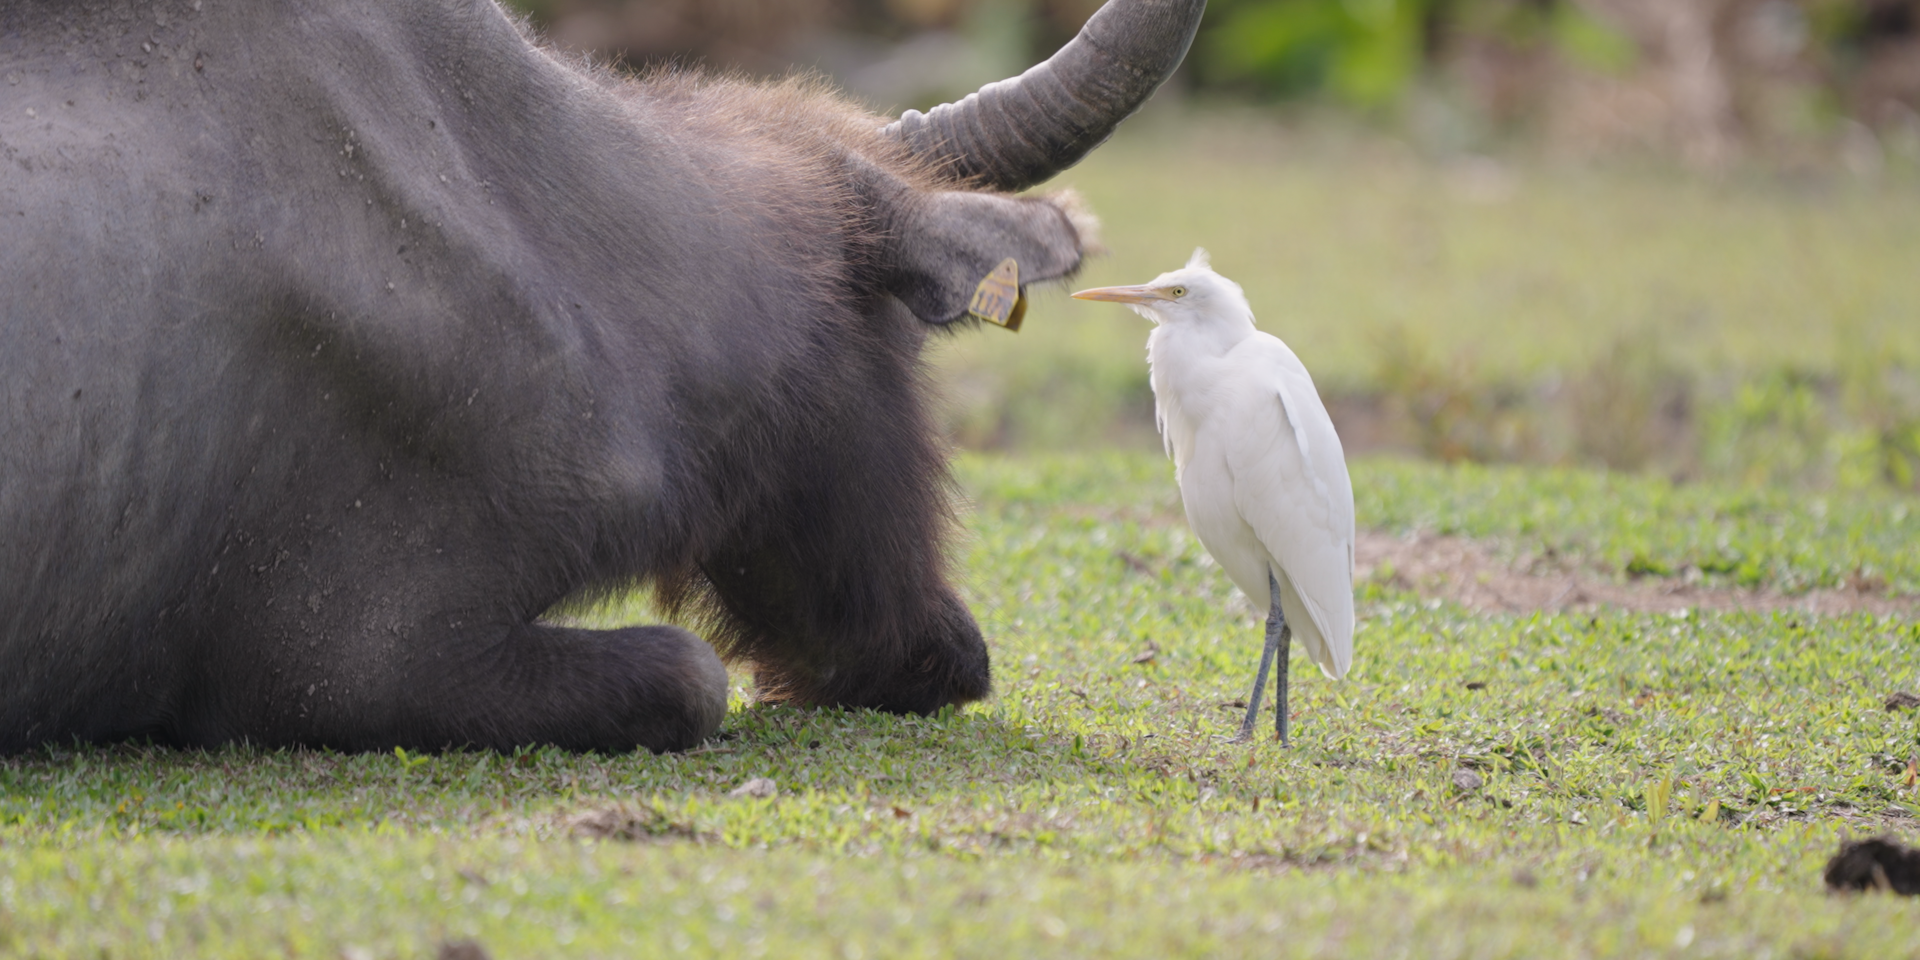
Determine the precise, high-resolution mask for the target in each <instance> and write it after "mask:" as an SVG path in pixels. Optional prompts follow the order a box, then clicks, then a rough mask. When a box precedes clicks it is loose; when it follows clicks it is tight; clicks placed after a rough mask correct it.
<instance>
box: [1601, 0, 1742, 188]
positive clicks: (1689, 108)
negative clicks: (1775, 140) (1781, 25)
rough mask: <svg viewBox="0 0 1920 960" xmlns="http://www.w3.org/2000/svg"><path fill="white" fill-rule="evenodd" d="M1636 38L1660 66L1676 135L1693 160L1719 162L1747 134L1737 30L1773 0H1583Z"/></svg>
mask: <svg viewBox="0 0 1920 960" xmlns="http://www.w3.org/2000/svg"><path fill="white" fill-rule="evenodd" d="M1576 2H1577V3H1579V4H1580V6H1581V7H1583V8H1584V9H1586V10H1588V11H1589V12H1591V13H1592V14H1593V15H1594V16H1596V17H1600V18H1602V19H1604V20H1606V21H1608V22H1610V23H1613V24H1615V25H1616V26H1618V27H1619V28H1620V29H1622V30H1624V31H1625V32H1627V33H1628V34H1629V35H1630V36H1632V37H1633V38H1634V40H1635V42H1636V43H1637V44H1638V45H1639V47H1640V49H1641V50H1642V51H1643V52H1644V53H1645V54H1646V55H1647V57H1648V59H1649V61H1650V66H1651V67H1652V68H1653V69H1654V70H1656V71H1658V72H1659V74H1660V77H1661V80H1660V86H1661V87H1662V88H1663V89H1664V94H1665V99H1666V107H1667V109H1666V114H1667V118H1668V128H1669V129H1668V136H1669V137H1670V139H1671V141H1672V142H1673V143H1674V145H1675V146H1676V147H1678V149H1679V150H1680V153H1681V156H1683V157H1684V158H1686V160H1687V161H1688V162H1690V163H1694V164H1698V165H1701V166H1719V165H1721V164H1724V163H1726V162H1727V161H1729V160H1731V159H1733V158H1734V156H1736V155H1737V154H1738V152H1739V150H1740V146H1741V144H1742V143H1743V141H1744V140H1745V134H1746V123H1745V118H1744V117H1743V116H1742V113H1741V109H1740V105H1741V102H1742V99H1741V97H1740V90H1739V87H1740V83H1741V79H1742V71H1741V64H1740V59H1741V44H1740V43H1739V41H1738V36H1737V33H1738V31H1739V29H1740V27H1741V26H1742V25H1743V24H1745V23H1747V22H1749V19H1750V17H1751V16H1752V14H1753V12H1754V11H1755V9H1756V8H1758V7H1759V6H1760V5H1761V4H1762V3H1764V2H1766V0H1576Z"/></svg>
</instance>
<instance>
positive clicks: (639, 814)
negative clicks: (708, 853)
mask: <svg viewBox="0 0 1920 960" xmlns="http://www.w3.org/2000/svg"><path fill="white" fill-rule="evenodd" d="M566 826H567V832H568V833H571V834H573V835H574V836H576V837H579V838H581V839H583V840H622V841H626V842H628V843H634V842H638V841H644V840H707V839H711V838H710V836H709V835H708V834H705V833H702V832H701V831H700V830H698V829H696V828H694V827H693V826H692V825H691V824H686V823H681V822H679V821H677V820H673V819H671V818H669V817H668V816H667V815H666V814H664V813H662V812H660V811H658V810H653V809H648V808H646V807H635V806H631V805H628V804H615V805H613V806H610V807H602V808H601V809H598V810H588V811H586V812H585V813H579V814H575V815H574V816H573V817H571V818H569V819H568V820H567V823H566Z"/></svg>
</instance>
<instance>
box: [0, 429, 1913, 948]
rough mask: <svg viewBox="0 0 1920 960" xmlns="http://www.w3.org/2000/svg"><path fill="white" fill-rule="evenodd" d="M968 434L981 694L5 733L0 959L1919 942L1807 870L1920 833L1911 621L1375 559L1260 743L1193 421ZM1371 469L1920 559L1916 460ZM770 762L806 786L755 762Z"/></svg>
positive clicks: (1679, 528)
mask: <svg viewBox="0 0 1920 960" xmlns="http://www.w3.org/2000/svg"><path fill="white" fill-rule="evenodd" d="M960 473H961V478H962V481H963V485H964V488H965V490H966V492H967V494H968V496H969V498H970V500H971V502H972V504H973V506H972V508H971V513H970V515H969V520H968V525H967V533H966V539H965V540H964V542H963V545H962V560H963V563H962V565H961V575H962V576H963V578H964V580H965V582H966V584H967V589H968V592H969V593H970V595H971V598H972V601H973V603H974V607H975V610H976V611H977V612H978V614H979V615H980V617H981V620H982V623H983V625H984V626H985V627H986V629H987V632H988V633H989V635H990V637H991V638H992V639H991V642H992V644H993V647H994V654H995V661H996V664H997V672H996V678H997V684H998V692H997V694H996V696H995V697H994V698H993V699H992V700H990V701H989V702H987V703H985V704H982V705H980V706H977V707H973V708H969V709H967V710H964V711H960V712H957V713H948V714H943V715H941V716H937V717H931V718H901V717H891V716H877V715H871V714H864V713H840V712H833V711H811V712H810V711H795V710H789V709H780V708H746V707H743V708H740V709H738V710H737V711H736V712H735V713H734V714H733V715H732V716H731V717H730V718H729V720H728V722H727V727H726V729H727V739H725V740H723V741H721V742H717V743H714V744H712V745H710V746H708V747H705V748H702V749H700V750H697V751H694V752H692V753H690V754H686V755H681V756H667V757H652V756H620V757H600V756H584V757H583V756H571V755H564V754H559V753H555V752H550V751H540V752H532V753H528V754H524V755H521V756H511V757H502V756H494V755H486V754H472V753H455V754H450V755H445V756H427V757H409V756H341V755H335V754H330V753H321V752H308V751H293V752H270V753H269V752H259V751H252V750H245V749H234V750H225V751H217V752H213V753H204V754H203V753H175V752H169V751H158V750H146V749H139V748H122V749H80V750H74V749H61V750H55V751H50V752H48V753H46V754H43V755H35V756H31V757H25V758H14V759H9V760H4V761H0V955H5V956H45V957H54V956H86V957H94V956H109V957H121V956H154V957H179V956H206V957H219V956H232V957H256V956H303V957H327V958H333V957H363V956H372V957H416V956H429V955H431V952H432V950H433V949H434V948H435V946H436V945H437V944H438V943H440V942H441V941H443V940H446V939H449V938H465V937H472V938H476V939H478V940H479V941H481V942H483V943H484V944H485V945H486V946H487V948H488V949H489V950H490V951H491V952H492V953H493V955H494V956H496V957H559V956H567V957H573V956H577V957H612V956H650V955H687V956H739V955H746V956H762V955H771V956H796V957H848V958H851V957H915V956H963V957H971V956H980V957H1007V956H1037V955H1045V956H1138V957H1171V956H1302V957H1307V956H1326V957H1348V956H1421V957H1509V956H1511V957H1528V956H1548V955H1551V956H1572V957H1583V956H1592V957H1602V956H1607V957H1612V956H1636V957H1638V956H1680V955H1687V956H1724V957H1743V958H1744V957H1761V956H1774V957H1875V958H1881V957H1920V914H1917V913H1916V909H1920V908H1916V906H1915V905H1914V904H1913V903H1911V902H1905V901H1899V900H1895V899H1893V898H1890V897H1884V896H1867V897H1850V898H1836V897H1829V896H1827V895H1825V894H1824V893H1823V892H1822V890H1821V887H1820V881H1819V869H1820V866H1821V863H1822V861H1823V859H1824V857H1825V856H1826V855H1828V854H1829V853H1830V852H1831V851H1832V849H1833V848H1834V846H1835V844H1836V842H1837V840H1838V839H1839V838H1840V837H1842V836H1848V835H1858V834H1863V833H1870V832H1881V831H1891V832H1893V833H1895V834H1898V835H1901V836H1903V837H1905V838H1906V839H1908V840H1915V839H1920V819H1916V817H1920V793H1916V787H1915V785H1914V781H1913V775H1912V770H1911V767H1910V762H1911V760H1912V758H1913V757H1914V755H1915V753H1916V752H1920V738H1917V737H1916V720H1915V715H1914V713H1912V712H1910V711H1909V712H1889V711H1887V710H1885V709H1883V708H1882V704H1881V701H1882V700H1883V698H1884V697H1885V695H1886V694H1887V693H1889V692H1891V691H1892V690H1894V689H1898V688H1905V689H1913V687H1914V686H1915V683H1916V677H1915V665H1916V664H1917V663H1920V625H1916V624H1914V623H1912V622H1909V621H1902V620H1896V619H1886V620H1877V619H1874V618H1871V617H1865V616H1860V617H1852V618H1834V619H1815V618H1810V617H1805V616H1794V615H1784V614H1780V615H1759V614H1697V613H1696V614H1692V615H1688V616H1674V615H1669V614H1661V615H1625V614H1608V613H1601V614H1597V615H1585V614H1582V615H1530V616H1525V617H1484V616H1474V615H1469V614H1468V613H1466V612H1465V611H1462V610H1460V609H1457V608H1453V607H1450V606H1448V605H1444V604H1438V603H1434V602H1430V601H1426V600H1424V599H1422V598H1420V597H1417V596H1414V595H1412V594H1407V593H1402V592H1398V591H1396V590H1394V589H1391V588H1390V587H1388V586H1386V585H1383V584H1380V583H1370V584H1365V585H1363V586H1362V589H1361V595H1360V600H1361V607H1360V609H1361V616H1362V625H1361V627H1360V630H1359V634H1358V638H1357V640H1356V646H1357V649H1358V656H1357V661H1356V662H1357V667H1356V671H1355V674H1354V675H1353V676H1352V677H1351V678H1349V679H1348V680H1347V681H1345V682H1343V683H1338V684H1336V683H1333V682H1330V681H1327V680H1325V679H1324V678H1322V677H1320V676H1319V675H1318V674H1317V673H1315V672H1312V670H1311V667H1310V666H1309V665H1308V664H1307V662H1306V661H1305V660H1304V658H1302V659H1301V660H1300V662H1299V663H1298V664H1297V665H1296V667H1295V677H1296V683H1295V701H1294V702H1295V707H1296V736H1297V743H1296V746H1294V747H1293V748H1292V749H1281V748H1279V747H1278V746H1277V745H1274V744H1271V743H1264V744H1260V745H1257V746H1235V745H1230V744H1227V743H1225V742H1223V735H1224V734H1225V733H1227V732H1228V731H1229V729H1230V728H1231V726H1232V724H1233V722H1234V720H1235V711H1234V710H1233V708H1232V707H1231V706H1230V702H1231V701H1232V700H1234V699H1235V698H1236V697H1239V696H1242V695H1244V692H1245V691H1244V687H1245V686H1246V684H1247V683H1248V681H1249V679H1250V672H1251V667H1252V664H1253V660H1254V657H1255V655H1256V653H1257V647H1258V640H1259V637H1258V630H1257V626H1256V622H1255V615H1254V614H1253V612H1252V611H1251V609H1250V608H1249V607H1248V606H1247V605H1246V604H1245V601H1244V600H1240V599H1237V598H1236V597H1235V595H1234V594H1233V593H1232V592H1231V588H1230V587H1229V586H1228V584H1227V583H1226V581H1225V578H1224V577H1223V576H1221V575H1220V574H1219V572H1218V571H1217V570H1215V569H1213V568H1212V566H1211V564H1210V562H1209V561H1208V560H1207V559H1206V556H1205V554H1204V552H1203V551H1202V550H1201V549H1200V548H1199V546H1198V544H1197V543H1196V542H1194V540H1193V539H1192V538H1191V536H1190V535H1188V534H1187V533H1186V531H1185V529H1184V526H1183V525H1182V524H1181V523H1180V521H1179V518H1178V504H1177V500H1176V499H1175V497H1174V494H1173V491H1172V488H1171V483H1170V479H1169V477H1168V471H1167V468H1166V466H1165V464H1164V462H1162V461H1160V460H1159V459H1158V458H1157V457H1154V456H1152V455H1149V454H1122V453H1115V454H1103V455H1092V456H1063V457H1046V458H1041V457H1025V458H1014V459H1003V458H992V457H979V456H970V457H966V458H963V460H962V462H961V465H960ZM1355 478H1356V489H1357V490H1358V491H1359V493H1360V498H1361V508H1360V512H1361V516H1362V522H1363V523H1366V524H1370V525H1375V526H1382V527H1386V528H1403V527H1422V528H1428V529H1448V530H1452V531H1455V532H1462V533H1467V534H1471V535H1475V536H1480V537H1485V538H1489V539H1492V540H1494V541H1496V542H1497V543H1499V544H1500V549H1501V550H1503V551H1507V552H1510V553H1518V552H1528V551H1535V552H1537V551H1539V550H1543V549H1545V548H1546V547H1547V546H1555V547H1556V549H1557V550H1559V551H1561V552H1562V553H1563V554H1564V555H1566V556H1568V557H1570V558H1572V561H1571V562H1578V563H1583V564H1591V565H1593V566H1595V567H1596V568H1598V569H1601V570H1610V571H1614V572H1615V573H1616V574H1618V573H1619V572H1620V570H1621V568H1622V559H1621V558H1622V557H1631V556H1633V555H1635V554H1640V555H1644V556H1646V557H1649V558H1665V559H1666V560H1667V561H1668V562H1669V563H1671V564H1680V563H1683V562H1694V560H1692V559H1691V558H1696V557H1700V556H1704V555H1706V553H1707V552H1711V551H1714V550H1718V551H1729V550H1733V551H1738V552H1739V554H1740V556H1741V557H1742V558H1743V561H1742V562H1743V563H1748V564H1749V565H1750V568H1751V569H1746V570H1745V572H1742V568H1741V567H1740V565H1738V564H1736V565H1735V569H1734V570H1732V571H1728V572H1723V573H1717V574H1710V575H1712V576H1723V577H1728V578H1734V579H1739V578H1745V579H1748V580H1752V581H1754V582H1759V583H1764V584H1771V585H1775V586H1783V587H1787V588H1792V587H1794V586H1795V585H1805V584H1812V583H1819V582H1825V581H1826V580H1828V579H1829V578H1831V577H1833V576H1834V575H1835V574H1836V572H1837V571H1848V570H1853V569H1855V568H1858V567H1872V568H1874V569H1877V570H1879V571H1881V572H1882V574H1883V575H1884V576H1885V577H1886V578H1887V579H1888V580H1889V581H1890V582H1892V583H1893V584H1895V585H1896V589H1903V590H1907V591H1912V590H1914V589H1915V588H1916V585H1920V559H1916V558H1915V556H1914V554H1913V552H1912V551H1911V550H1910V549H1904V547H1903V545H1905V544H1910V543H1912V542H1913V540H1914V534H1915V532H1916V531H1915V525H1916V524H1920V501H1915V500H1914V499H1912V498H1906V499H1901V498H1899V497H1897V496H1894V495H1890V494H1889V495H1886V496H1884V497H1860V498H1847V499H1845V500H1835V501H1833V502H1829V503H1826V504H1824V505H1821V506H1819V507H1816V506H1815V505H1814V504H1813V503H1810V502H1807V501H1801V500H1795V499H1792V498H1790V497H1787V496H1785V495H1782V496H1780V497H1773V496H1769V495H1765V494H1756V493H1753V492H1751V491H1749V490H1746V489H1742V488H1719V487H1713V486H1693V487H1686V488H1674V487H1671V486H1668V485H1666V484H1664V483H1661V482H1658V481H1648V480H1634V479H1621V478H1617V477H1616V478H1605V477H1600V476H1597V475H1593V474H1584V473H1577V472H1565V473H1546V472H1525V471H1518V470H1494V469H1481V468H1444V467H1436V466H1430V465H1421V464H1408V463H1396V462H1388V461H1366V462H1361V463H1359V464H1356V469H1355ZM1789 544H1790V545H1791V548H1788V545H1789ZM1716 555H1717V554H1716ZM642 613H643V612H642V611H640V610H638V609H637V606H632V607H628V608H616V609H610V610H606V611H603V612H602V613H601V614H599V616H600V617H601V618H603V619H605V620H608V621H622V620H627V619H630V618H633V617H636V616H640V615H642ZM1463 772H1471V773H1473V774H1474V775H1475V776H1477V777H1478V778H1480V783H1479V785H1478V786H1470V787H1462V786H1460V785H1459V784H1458V783H1457V782H1456V778H1457V777H1460V775H1461V774H1462V773H1463ZM756 777H765V778H770V779H771V780H773V781H774V782H775V783H776V784H777V785H778V787H779V791H780V792H779V794H778V795H777V796H774V797H771V798H766V799H749V798H734V797H730V796H729V793H730V791H732V790H733V789H734V788H735V787H737V786H739V785H740V784H742V783H743V782H745V781H747V780H749V779H751V778H756ZM1463 779H1464V778H1463ZM589 836H592V837H598V838H599V839H588V838H587V837H589Z"/></svg>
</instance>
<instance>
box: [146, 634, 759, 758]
mask: <svg viewBox="0 0 1920 960" xmlns="http://www.w3.org/2000/svg"><path fill="white" fill-rule="evenodd" d="M436 632H437V633H438V635H437V636H431V637H420V636H415V637H413V638H412V639H411V640H410V642H409V643H408V644H407V646H406V649H405V651H404V653H401V654H400V655H399V659H400V662H399V663H395V662H393V660H394V658H393V656H392V654H391V653H389V652H387V651H382V650H379V649H375V648H371V647H368V646H365V645H363V644H361V643H358V642H351V643H347V644H345V645H342V646H339V647H336V648H335V649H333V650H330V651H328V652H327V655H325V656H318V657H295V658H293V660H292V661H291V662H287V661H282V662H278V663H272V664H271V666H269V664H268V662H267V661H265V660H262V661H258V662H255V663H253V664H249V665H246V666H241V665H238V664H235V665H233V670H234V672H236V673H240V672H252V671H253V670H258V669H259V668H262V667H266V668H268V669H269V670H270V672H271V675H272V679H271V680H265V678H262V677H259V676H257V674H256V675H255V676H254V678H253V679H250V680H249V679H242V678H239V677H234V678H231V679H240V680H241V682H237V683H227V684H224V685H223V692H226V693H228V694H232V693H234V692H236V691H261V692H263V693H265V695H264V696H259V697H251V696H243V697H239V698H233V697H223V698H220V699H219V700H218V701H217V702H214V701H201V702H199V703H197V704H196V705H195V706H196V707H198V708H199V709H190V710H188V711H187V712H186V713H185V715H183V716H182V717H180V721H179V727H178V730H177V739H179V740H180V741H181V742H184V743H186V744H189V745H197V744H217V743H223V742H228V741H232V740H237V739H243V738H244V739H252V740H254V741H256V742H265V743H268V744H279V743H303V744H317V745H325V746H331V747H336V748H339V749H345V750H387V749H391V748H392V747H394V746H402V747H407V748H411V749H420V750H440V749H446V748H455V747H480V748H488V749H494V750H512V749H514V748H516V747H524V746H533V745H538V744H552V745H555V746H559V747H563V748H567V749H572V750H603V751H615V752H617V751H626V750H631V749H633V748H635V747H645V748H647V749H649V750H653V751H655V752H662V751H670V750H684V749H687V748H689V747H692V746H695V745H696V744H698V743H700V742H701V741H702V740H705V739H706V738H708V737H710V736H712V735H713V733H714V732H715V731H716V730H718V729H719V727H720V722H721V720H722V719H723V718H724V717H725V716H726V711H727V672H726V668H725V667H724V666H723V665H722V664H721V662H720V658H719V657H718V655H716V654H715V653H714V652H713V648H712V647H710V646H708V645H707V643H706V642H705V641H703V640H701V639H700V638H699V637H696V636H694V635H693V634H691V633H688V632H687V631H685V630H681V629H679V628H677V627H664V626H655V627H634V628H629V629H624V630H579V629H570V628H564V627H555V626H547V625H543V624H533V625H524V626H515V627H508V628H504V629H501V628H492V629H487V628H475V627H469V626H465V625H453V624H448V625H443V626H442V627H441V628H440V629H439V630H438V631H436ZM298 646H299V645H296V647H295V649H298ZM263 680H265V682H261V681H263Z"/></svg>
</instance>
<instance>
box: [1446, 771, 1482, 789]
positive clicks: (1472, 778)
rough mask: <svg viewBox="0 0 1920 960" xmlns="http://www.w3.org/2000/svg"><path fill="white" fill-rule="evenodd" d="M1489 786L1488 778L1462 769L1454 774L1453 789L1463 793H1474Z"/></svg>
mask: <svg viewBox="0 0 1920 960" xmlns="http://www.w3.org/2000/svg"><path fill="white" fill-rule="evenodd" d="M1486 785H1487V778H1486V777H1483V776H1481V775H1479V774H1478V773H1475V772H1473V771H1472V770H1468V769H1466V768H1465V767H1462V768H1460V769H1458V770H1455V771H1454V772H1453V787H1454V789H1456V790H1459V791H1460V792H1462V793H1472V792H1474V791H1475V790H1478V789H1480V788H1481V787H1484V786H1486Z"/></svg>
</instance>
